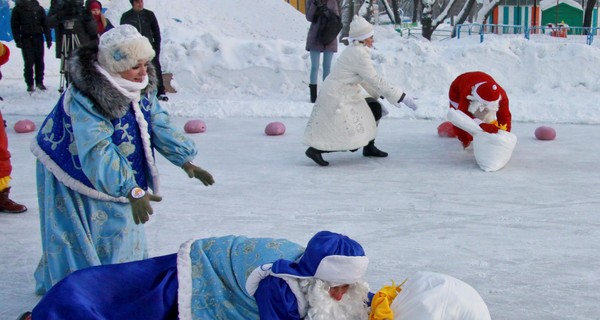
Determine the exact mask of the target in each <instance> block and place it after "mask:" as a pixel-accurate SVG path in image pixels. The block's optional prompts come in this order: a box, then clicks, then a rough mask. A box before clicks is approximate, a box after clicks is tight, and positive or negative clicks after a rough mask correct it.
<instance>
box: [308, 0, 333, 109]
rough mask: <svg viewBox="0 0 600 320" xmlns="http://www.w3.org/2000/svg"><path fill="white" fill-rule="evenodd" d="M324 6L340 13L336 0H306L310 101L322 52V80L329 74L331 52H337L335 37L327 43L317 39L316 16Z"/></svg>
mask: <svg viewBox="0 0 600 320" xmlns="http://www.w3.org/2000/svg"><path fill="white" fill-rule="evenodd" d="M325 8H327V9H329V10H330V11H331V12H332V13H334V14H335V15H336V16H339V15H340V8H339V6H338V3H337V1H336V0H309V1H306V20H308V21H310V28H309V29H308V35H307V36H306V51H309V52H310V84H309V85H308V86H309V89H310V102H313V103H314V102H315V101H316V100H317V81H318V75H319V63H320V60H321V53H323V80H325V78H327V76H328V75H329V71H330V70H331V61H332V60H333V54H334V53H335V52H337V39H333V40H331V42H329V43H321V42H319V41H318V40H317V35H318V32H319V24H318V22H317V21H318V20H319V19H318V17H319V15H321V14H323V11H324V10H325Z"/></svg>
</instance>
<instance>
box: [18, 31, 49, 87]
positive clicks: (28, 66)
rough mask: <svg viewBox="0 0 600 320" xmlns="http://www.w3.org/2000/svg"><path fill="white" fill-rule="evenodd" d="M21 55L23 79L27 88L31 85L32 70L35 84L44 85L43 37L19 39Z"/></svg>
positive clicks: (31, 36) (32, 78) (28, 36)
mask: <svg viewBox="0 0 600 320" xmlns="http://www.w3.org/2000/svg"><path fill="white" fill-rule="evenodd" d="M21 53H22V54H23V63H24V64H25V67H24V69H23V77H25V83H27V85H28V86H32V85H33V83H34V82H33V80H34V77H33V75H34V70H35V84H36V85H38V84H43V83H44V68H45V66H44V36H43V35H41V34H39V35H24V36H23V38H22V39H21Z"/></svg>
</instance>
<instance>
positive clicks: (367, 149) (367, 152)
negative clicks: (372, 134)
mask: <svg viewBox="0 0 600 320" xmlns="http://www.w3.org/2000/svg"><path fill="white" fill-rule="evenodd" d="M363 156H365V157H378V158H385V157H387V156H388V154H387V152H384V151H381V150H379V149H377V147H376V146H375V140H371V141H370V142H369V144H368V145H366V146H364V147H363Z"/></svg>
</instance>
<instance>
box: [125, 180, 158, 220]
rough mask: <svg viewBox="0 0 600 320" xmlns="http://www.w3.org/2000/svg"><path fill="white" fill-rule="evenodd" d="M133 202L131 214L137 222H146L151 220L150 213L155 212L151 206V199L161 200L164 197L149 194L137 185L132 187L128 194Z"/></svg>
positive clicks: (128, 197) (131, 202)
mask: <svg viewBox="0 0 600 320" xmlns="http://www.w3.org/2000/svg"><path fill="white" fill-rule="evenodd" d="M127 199H129V203H130V204H131V214H132V215H133V221H134V222H135V224H140V223H142V224H144V223H146V222H147V221H148V220H150V215H151V214H152V213H154V212H153V211H152V207H151V206H150V201H161V200H162V197H160V196H157V195H154V194H148V193H146V192H145V191H144V190H143V189H141V188H139V187H135V188H133V189H131V191H130V192H129V195H128V196H127Z"/></svg>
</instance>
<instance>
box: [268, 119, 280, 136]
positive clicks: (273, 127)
mask: <svg viewBox="0 0 600 320" xmlns="http://www.w3.org/2000/svg"><path fill="white" fill-rule="evenodd" d="M284 133H285V125H284V124H283V123H281V122H271V123H269V124H268V125H267V127H265V134H266V135H268V136H279V135H282V134H284Z"/></svg>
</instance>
